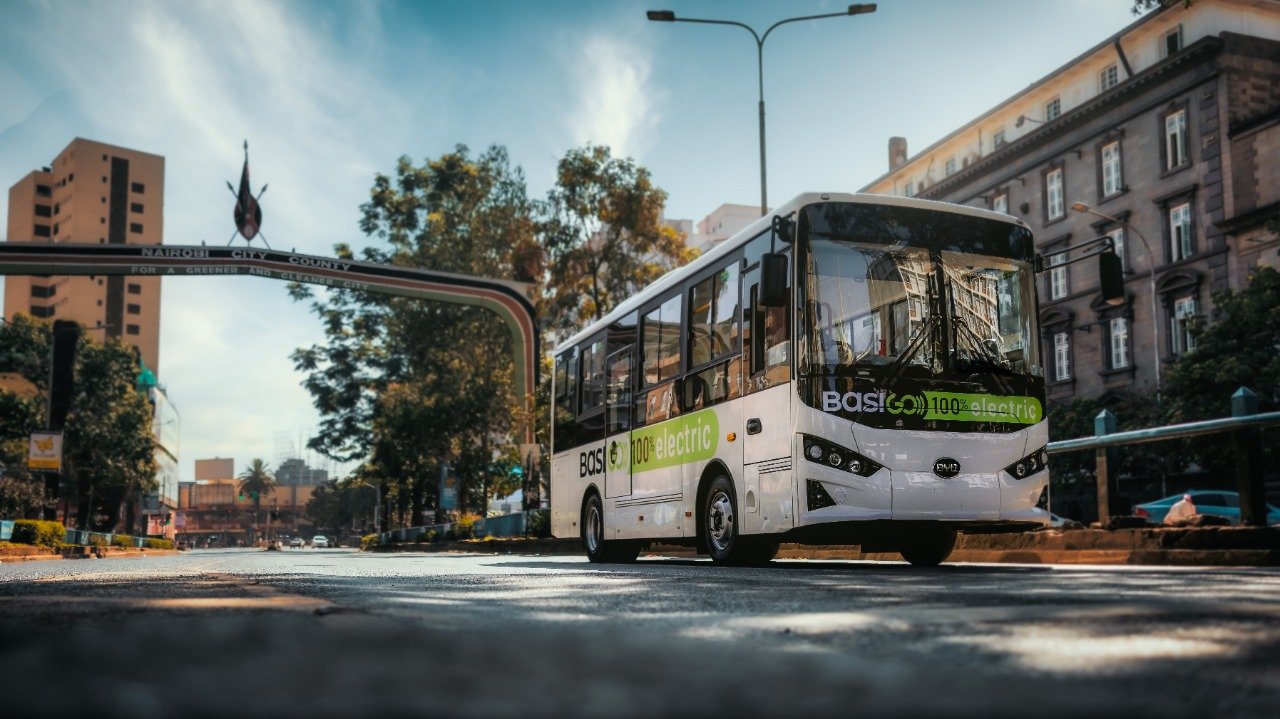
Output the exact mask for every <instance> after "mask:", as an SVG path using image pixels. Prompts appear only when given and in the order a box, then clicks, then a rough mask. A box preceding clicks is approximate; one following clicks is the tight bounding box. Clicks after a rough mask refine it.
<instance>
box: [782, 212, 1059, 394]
mask: <svg viewBox="0 0 1280 719" xmlns="http://www.w3.org/2000/svg"><path fill="white" fill-rule="evenodd" d="M799 242H800V244H801V253H800V255H801V257H803V262H804V264H803V266H801V278H800V280H801V285H803V287H801V289H800V292H801V293H803V298H804V303H803V306H801V308H803V315H801V329H800V331H799V333H797V334H799V335H800V339H801V343H803V347H801V348H800V352H799V359H800V362H799V370H800V374H801V375H803V376H841V375H842V376H854V377H865V379H872V380H874V381H876V383H877V384H878V385H881V386H890V385H893V384H896V383H897V380H900V379H902V377H911V379H916V380H922V381H927V383H938V381H941V383H948V381H959V383H968V384H980V385H983V386H984V388H986V390H987V391H996V393H1000V394H1005V393H1007V391H1009V390H1010V389H1011V388H1010V384H1014V385H1024V384H1025V383H1027V381H1032V383H1041V381H1043V367H1042V365H1041V357H1039V342H1038V340H1037V336H1036V331H1037V329H1036V328H1037V319H1036V284H1034V269H1033V265H1032V260H1033V249H1032V244H1030V234H1029V233H1028V232H1027V230H1025V228H1021V226H1018V225H1014V224H1010V223H1005V221H1000V220H991V219H986V217H980V216H973V215H959V214H955V212H941V211H933V210H922V209H909V207H892V206H867V205H854V203H826V205H815V206H810V207H806V209H805V211H804V212H803V215H801V232H800V237H799Z"/></svg>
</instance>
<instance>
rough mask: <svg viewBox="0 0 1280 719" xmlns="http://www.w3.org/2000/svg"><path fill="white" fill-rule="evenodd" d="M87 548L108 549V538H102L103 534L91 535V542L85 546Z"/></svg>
mask: <svg viewBox="0 0 1280 719" xmlns="http://www.w3.org/2000/svg"><path fill="white" fill-rule="evenodd" d="M85 546H89V547H106V546H107V538H106V537H104V536H102V535H101V534H91V535H89V540H88V542H87V543H86V545H85Z"/></svg>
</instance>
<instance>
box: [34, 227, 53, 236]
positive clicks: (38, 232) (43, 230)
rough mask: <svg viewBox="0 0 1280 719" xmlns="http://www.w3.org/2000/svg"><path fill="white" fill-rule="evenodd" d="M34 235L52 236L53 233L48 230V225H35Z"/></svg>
mask: <svg viewBox="0 0 1280 719" xmlns="http://www.w3.org/2000/svg"><path fill="white" fill-rule="evenodd" d="M35 235H36V237H52V236H53V233H52V232H50V231H49V226H48V225H36V226H35Z"/></svg>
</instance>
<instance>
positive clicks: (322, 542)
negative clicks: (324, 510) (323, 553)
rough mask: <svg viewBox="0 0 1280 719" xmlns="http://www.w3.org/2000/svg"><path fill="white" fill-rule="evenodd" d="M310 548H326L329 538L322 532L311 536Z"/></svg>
mask: <svg viewBox="0 0 1280 719" xmlns="http://www.w3.org/2000/svg"><path fill="white" fill-rule="evenodd" d="M311 548H312V549H328V548H329V538H328V537H326V536H324V535H323V534H317V535H316V536H314V537H312V538H311Z"/></svg>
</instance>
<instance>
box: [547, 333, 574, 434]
mask: <svg viewBox="0 0 1280 719" xmlns="http://www.w3.org/2000/svg"><path fill="white" fill-rule="evenodd" d="M577 353H578V350H577V349H576V348H575V349H569V350H565V351H564V352H561V353H560V355H559V356H558V357H556V372H555V383H556V391H555V413H556V418H555V444H554V446H553V447H552V448H551V451H552V452H553V453H555V452H563V451H564V450H566V449H570V448H572V447H576V446H577V444H578V442H577V413H576V412H575V408H576V407H577V404H578V391H577V379H578V357H577Z"/></svg>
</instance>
